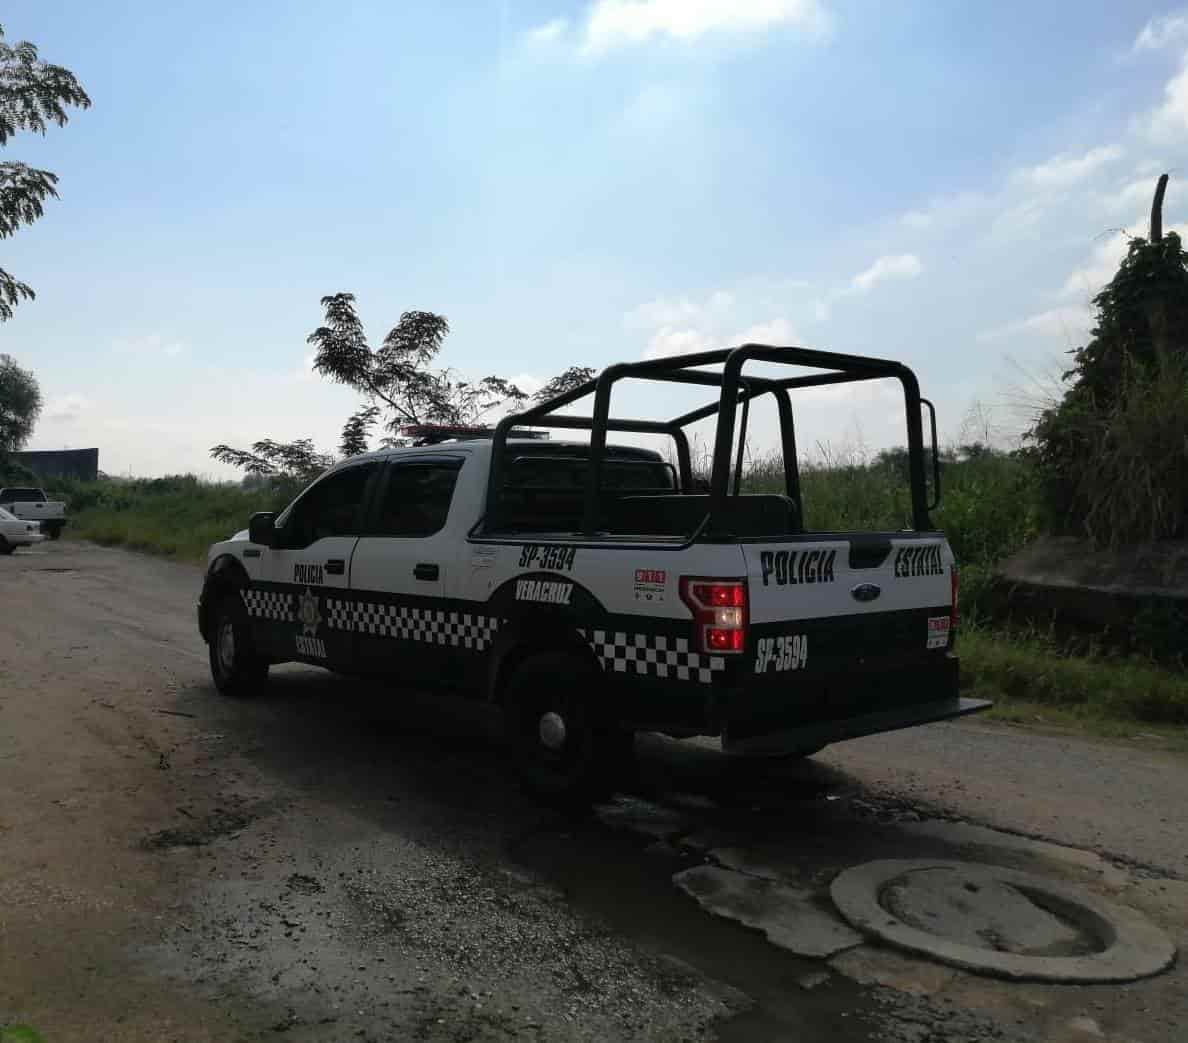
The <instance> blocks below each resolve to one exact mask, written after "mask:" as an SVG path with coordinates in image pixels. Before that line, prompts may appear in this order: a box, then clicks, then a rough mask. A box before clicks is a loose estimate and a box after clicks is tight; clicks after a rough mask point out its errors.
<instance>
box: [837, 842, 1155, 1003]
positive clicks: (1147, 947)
mask: <svg viewBox="0 0 1188 1043" xmlns="http://www.w3.org/2000/svg"><path fill="white" fill-rule="evenodd" d="M830 893H831V895H832V897H833V901H834V903H835V904H836V906H837V908H838V910H839V911H840V912H841V914H842V915H843V916H844V917H845V918H846V920H848V921H849V923H850V925H851V926H852V927H854V928H855V929H856V930H858V931H861V932H862V933H864V934H867V935H871V936H873V937H875V938H877V939H879V940H880V941H883V942H886V943H888V944H889V945H892V946H895V947H896V948H900V949H906V950H908V951H909V952H914V953H919V954H921V955H924V956H928V957H931V958H932V959H935V960H939V961H940V962H942V963H947V964H951V965H953V966H957V967H961V968H964V969H965V970H970V971H975V972H977V973H982V974H989V975H993V976H995V977H1001V978H1010V979H1015V980H1031V981H1055V982H1111V981H1114V982H1116V981H1133V980H1135V979H1137V978H1144V977H1147V976H1149V975H1152V974H1157V973H1158V972H1160V971H1162V970H1164V969H1165V968H1167V967H1168V966H1169V965H1170V964H1171V963H1172V961H1173V960H1174V958H1175V954H1176V949H1175V946H1174V945H1173V944H1172V942H1171V941H1170V939H1168V937H1167V936H1166V935H1165V934H1164V933H1163V932H1162V931H1161V930H1159V929H1158V928H1157V927H1155V926H1154V925H1153V924H1151V923H1150V922H1149V921H1147V920H1146V919H1145V918H1144V917H1142V916H1141V915H1140V914H1139V913H1137V912H1135V911H1134V910H1133V909H1129V908H1127V907H1125V906H1120V905H1115V904H1113V903H1111V902H1106V901H1103V900H1102V899H1099V898H1097V897H1095V896H1092V895H1089V894H1087V893H1083V892H1081V891H1080V890H1078V889H1075V888H1072V887H1069V886H1066V885H1064V884H1059V883H1056V882H1054V881H1051V880H1047V879H1045V878H1043V877H1039V876H1035V875H1032V874H1029V873H1021V872H1018V871H1017V870H1013V869H1004V868H1000V867H997V866H989V865H979V864H976V863H970V862H947V861H939V862H932V861H918V860H917V861H905V860H899V859H884V860H881V861H877V862H867V863H865V864H864V865H860V866H855V867H854V868H852V869H847V870H845V871H844V872H843V873H841V874H840V875H839V876H838V877H837V879H836V880H834V882H833V886H832V888H831V889H830Z"/></svg>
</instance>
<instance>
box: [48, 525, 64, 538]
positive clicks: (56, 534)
mask: <svg viewBox="0 0 1188 1043" xmlns="http://www.w3.org/2000/svg"><path fill="white" fill-rule="evenodd" d="M49 538H50V539H51V540H60V539H61V538H62V526H61V525H51V526H50V530H49Z"/></svg>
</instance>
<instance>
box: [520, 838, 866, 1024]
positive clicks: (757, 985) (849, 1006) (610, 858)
mask: <svg viewBox="0 0 1188 1043" xmlns="http://www.w3.org/2000/svg"><path fill="white" fill-rule="evenodd" d="M647 844H648V841H647V839H646V838H644V837H641V836H636V835H632V834H628V833H623V832H621V831H617V830H611V829H609V828H607V827H604V826H602V825H600V824H599V823H597V822H595V821H592V820H586V821H581V822H577V823H573V824H571V825H570V826H568V827H566V828H563V829H561V830H550V831H547V832H537V833H534V834H532V835H530V836H529V837H527V838H525V839H523V840H521V841H520V842H519V843H518V844H517V845H515V847H514V849H513V850H512V851H511V852H510V853H511V855H512V857H513V858H514V859H515V860H516V861H517V862H519V863H520V864H521V865H523V866H524V867H525V868H527V869H529V870H530V871H532V872H533V873H535V874H538V875H539V876H541V877H543V878H544V879H546V880H547V881H548V882H549V883H550V884H552V885H553V886H555V887H558V888H559V889H561V890H562V891H563V892H564V893H565V896H566V899H567V900H568V902H569V903H570V904H571V905H572V906H573V907H574V908H576V909H578V910H581V911H583V912H586V913H589V914H593V915H594V916H596V917H598V918H599V919H601V920H603V921H604V922H606V923H608V924H610V925H611V927H612V928H613V929H614V930H616V931H618V932H621V933H623V934H625V935H627V936H628V937H630V938H632V939H633V940H634V941H636V942H637V943H639V944H641V945H644V946H646V947H649V948H654V949H656V950H659V951H661V952H663V953H664V954H666V955H669V956H673V957H675V958H676V959H678V960H680V961H682V962H684V963H687V964H689V965H691V966H692V967H695V968H696V969H697V970H698V971H700V972H701V973H702V974H704V975H705V976H706V977H708V978H710V979H711V980H713V981H717V982H722V983H724V984H725V985H728V986H730V987H732V988H733V989H737V990H740V991H741V992H743V993H745V994H746V995H747V996H749V997H750V998H751V999H752V1000H753V1001H754V1006H753V1007H751V1008H750V1009H749V1010H747V1011H744V1012H742V1013H740V1014H737V1015H735V1016H733V1017H731V1018H729V1019H727V1020H726V1021H723V1022H721V1023H719V1024H718V1025H716V1026H715V1029H716V1032H717V1037H718V1038H719V1039H720V1040H723V1041H726V1043H760V1041H762V1043H768V1041H770V1040H773V1039H795V1040H797V1041H798V1043H858V1041H859V1040H861V1041H866V1040H868V1039H870V1034H871V1032H872V1031H873V1023H872V1022H871V1021H869V1020H867V1019H866V1018H865V1017H864V1016H863V1015H864V1014H866V1015H870V1014H873V1012H874V1011H875V1005H874V1004H873V1002H871V1000H870V999H869V998H868V997H867V996H866V994H865V993H864V991H863V990H862V989H861V988H860V987H859V986H857V985H855V984H854V983H852V982H850V981H848V980H847V979H845V978H842V977H841V976H839V975H833V976H832V977H831V978H830V979H829V981H828V982H827V983H826V984H824V985H821V986H819V987H817V988H815V989H812V990H811V991H809V990H806V989H804V988H803V987H802V986H801V985H800V984H799V981H800V979H802V978H807V977H809V976H810V975H812V974H814V973H817V972H820V970H821V967H822V964H821V963H820V962H819V961H817V960H811V959H804V958H800V957H795V956H792V955H791V954H789V953H786V952H784V951H782V950H780V949H777V948H775V947H774V946H772V945H771V944H770V943H769V942H768V941H767V940H766V939H765V938H764V936H763V935H762V934H761V933H760V932H758V931H753V930H749V929H747V928H745V927H742V926H740V925H737V924H734V923H731V922H729V921H724V920H721V919H718V918H716V917H710V916H707V915H706V914H705V913H704V912H702V911H701V909H700V908H699V907H698V906H697V905H695V904H694V903H693V902H692V900H690V899H689V898H688V897H687V896H685V895H683V894H682V893H680V892H679V891H678V890H677V888H676V887H674V886H673V883H672V877H673V874H674V873H677V872H680V871H681V870H683V869H688V868H690V867H691V866H694V865H700V864H701V860H700V859H698V858H695V857H682V856H680V855H676V854H667V853H662V852H656V849H653V852H654V853H648V854H645V853H644V851H643V848H645V847H646V846H647ZM592 867H597V869H596V871H595V872H592V871H591V870H592Z"/></svg>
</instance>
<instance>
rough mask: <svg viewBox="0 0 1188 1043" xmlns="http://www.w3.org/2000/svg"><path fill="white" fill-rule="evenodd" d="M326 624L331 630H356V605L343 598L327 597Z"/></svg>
mask: <svg viewBox="0 0 1188 1043" xmlns="http://www.w3.org/2000/svg"><path fill="white" fill-rule="evenodd" d="M326 626H328V627H329V628H330V629H331V630H354V628H355V606H354V604H353V602H350V601H346V600H344V599H343V598H327V599H326Z"/></svg>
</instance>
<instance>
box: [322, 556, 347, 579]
mask: <svg viewBox="0 0 1188 1043" xmlns="http://www.w3.org/2000/svg"><path fill="white" fill-rule="evenodd" d="M326 571H327V572H328V573H329V574H330V575H331V576H341V575H342V574H343V573H345V572H346V559H345V558H331V559H330V560H329V561H328V562H326Z"/></svg>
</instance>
